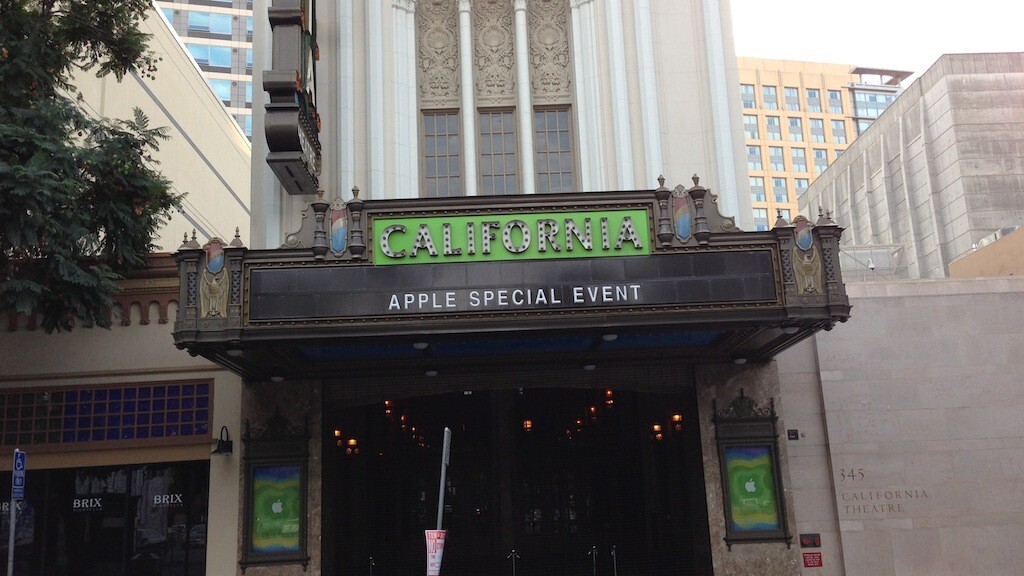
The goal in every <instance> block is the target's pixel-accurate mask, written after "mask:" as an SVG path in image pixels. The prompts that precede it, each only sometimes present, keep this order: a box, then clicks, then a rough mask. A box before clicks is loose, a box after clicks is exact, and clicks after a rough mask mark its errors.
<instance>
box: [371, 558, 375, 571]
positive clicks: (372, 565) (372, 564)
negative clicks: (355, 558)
mask: <svg viewBox="0 0 1024 576" xmlns="http://www.w3.org/2000/svg"><path fill="white" fill-rule="evenodd" d="M374 566H375V564H374V563H373V556H370V576H373V567H374Z"/></svg>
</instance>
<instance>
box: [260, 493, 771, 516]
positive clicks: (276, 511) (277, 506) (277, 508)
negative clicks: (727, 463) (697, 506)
mask: <svg viewBox="0 0 1024 576" xmlns="http://www.w3.org/2000/svg"><path fill="white" fill-rule="evenodd" d="M751 492H753V490H751ZM270 509H271V510H273V511H274V514H280V513H281V512H283V511H284V506H283V505H282V504H281V499H280V498H278V499H277V502H274V503H273V504H271V505H270Z"/></svg>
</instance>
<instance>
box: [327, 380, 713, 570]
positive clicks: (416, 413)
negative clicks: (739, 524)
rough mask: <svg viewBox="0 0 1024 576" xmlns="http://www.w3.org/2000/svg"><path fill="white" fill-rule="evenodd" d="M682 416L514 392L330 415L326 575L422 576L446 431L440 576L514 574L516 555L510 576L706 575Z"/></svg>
mask: <svg viewBox="0 0 1024 576" xmlns="http://www.w3.org/2000/svg"><path fill="white" fill-rule="evenodd" d="M691 405H692V401H691V399H688V398H686V397H685V394H683V393H670V394H659V393H643V392H636V391H626V390H604V389H602V390H580V389H540V390H537V389H535V390H519V389H512V390H492V391H476V392H473V393H471V394H469V393H455V394H443V395H438V396H429V397H419V398H407V399H404V400H388V401H386V402H384V401H381V402H379V403H375V404H373V405H369V406H356V407H344V408H340V409H339V410H338V411H337V413H336V421H335V422H334V426H335V430H336V433H337V436H335V442H336V446H335V448H334V452H333V454H331V455H330V459H331V463H330V465H329V466H328V467H329V468H330V470H331V471H330V472H329V473H328V480H327V481H328V482H330V486H329V488H328V489H329V490H331V491H332V492H333V494H332V497H333V499H334V501H335V502H336V504H335V509H334V510H333V517H334V526H335V531H334V536H333V538H334V541H335V542H336V545H337V547H336V549H335V550H336V553H337V558H336V565H337V568H338V569H337V570H336V572H337V573H338V574H345V575H368V574H371V569H372V574H373V575H374V576H391V575H395V576H397V575H399V574H415V573H420V572H422V571H423V570H424V565H425V551H424V540H423V530H424V529H427V528H431V529H432V528H434V525H435V523H436V514H437V498H438V481H439V472H440V448H441V446H440V444H441V438H442V430H443V428H444V426H449V427H451V428H452V430H453V439H452V454H451V466H450V468H449V471H448V481H447V483H446V484H447V485H446V494H445V512H444V517H443V527H444V528H445V529H446V530H448V542H447V544H446V547H445V553H444V561H443V565H442V574H443V575H444V576H471V575H472V576H476V575H510V574H512V558H510V555H511V553H512V550H515V551H516V555H517V559H516V573H517V576H526V575H529V576H546V575H552V576H554V575H558V576H572V575H579V576H593V575H594V574H595V573H596V574H598V575H600V576H631V575H634V574H637V575H639V574H644V575H659V574H664V575H666V576H669V575H672V576H675V575H682V574H703V573H710V568H707V570H706V572H705V566H704V565H705V563H706V557H707V556H708V555H709V553H708V551H707V549H708V543H707V535H706V527H707V514H706V510H705V509H704V498H705V493H704V487H703V480H702V477H703V473H702V471H701V470H702V469H701V456H700V449H699V438H698V436H697V432H696V430H695V429H691V428H695V424H696V422H695V418H694V415H693V414H692V413H691ZM371 558H372V559H373V560H372V562H371V560H370V559H371Z"/></svg>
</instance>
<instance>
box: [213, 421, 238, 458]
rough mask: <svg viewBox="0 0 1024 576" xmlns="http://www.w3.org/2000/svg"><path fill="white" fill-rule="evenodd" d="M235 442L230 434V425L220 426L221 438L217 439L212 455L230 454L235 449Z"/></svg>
mask: <svg viewBox="0 0 1024 576" xmlns="http://www.w3.org/2000/svg"><path fill="white" fill-rule="evenodd" d="M234 444H235V443H234V442H232V441H231V436H230V435H229V434H228V427H227V426H221V427H220V438H218V439H217V447H216V448H214V449H213V452H210V455H211V456H230V455H231V453H232V452H233V451H234Z"/></svg>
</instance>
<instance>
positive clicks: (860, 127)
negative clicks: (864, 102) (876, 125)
mask: <svg viewBox="0 0 1024 576" xmlns="http://www.w3.org/2000/svg"><path fill="white" fill-rule="evenodd" d="M873 122H874V120H857V136H860V135H861V134H863V133H864V131H865V130H867V129H868V126H871V124H872V123H873Z"/></svg>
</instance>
